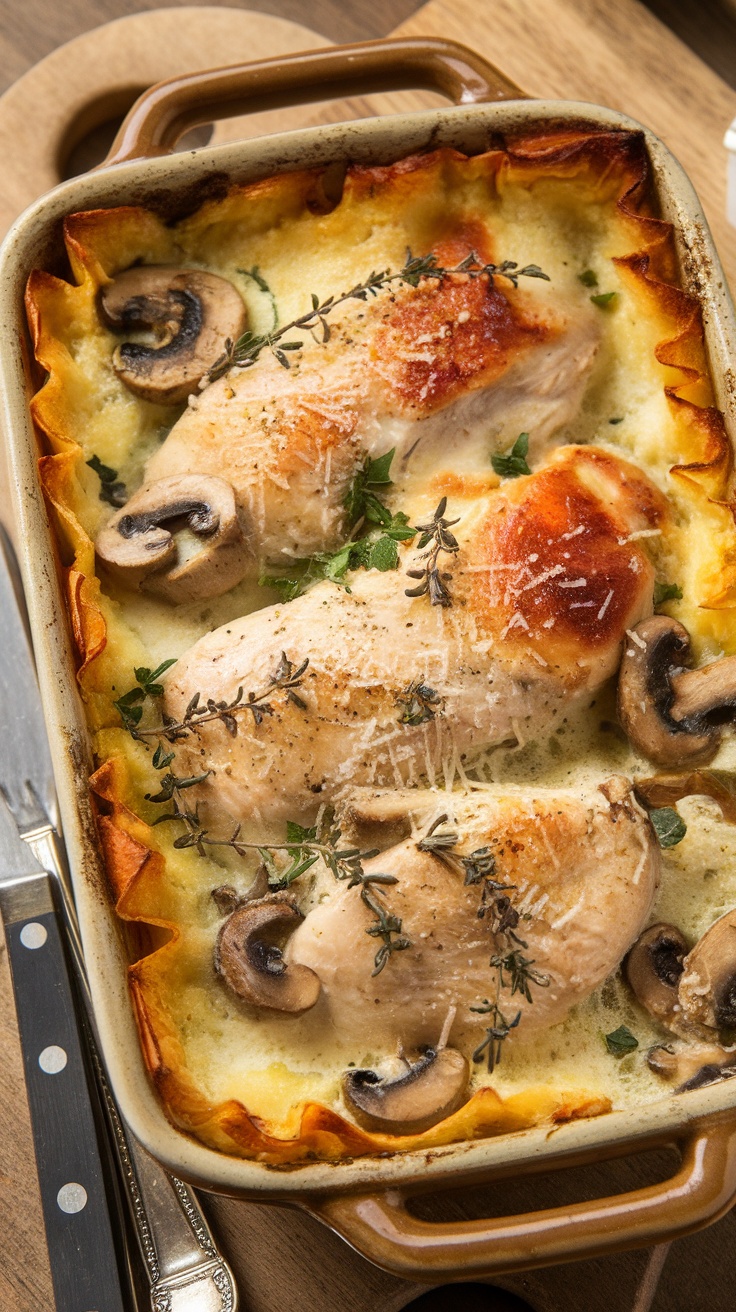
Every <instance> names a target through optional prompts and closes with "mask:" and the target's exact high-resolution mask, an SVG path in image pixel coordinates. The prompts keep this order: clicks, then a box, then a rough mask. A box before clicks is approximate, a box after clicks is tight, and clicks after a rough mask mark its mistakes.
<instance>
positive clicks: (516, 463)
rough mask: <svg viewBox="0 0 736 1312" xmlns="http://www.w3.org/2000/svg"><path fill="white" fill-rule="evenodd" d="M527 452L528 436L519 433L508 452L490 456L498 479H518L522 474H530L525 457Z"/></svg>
mask: <svg viewBox="0 0 736 1312" xmlns="http://www.w3.org/2000/svg"><path fill="white" fill-rule="evenodd" d="M528 451H529V434H528V433H519V436H518V437H517V439H516V441H515V442H514V445H513V446H512V448H511V450H510V451H506V452H503V453H496V454H495V455H492V456H491V464H492V465H493V471H494V473H496V474H498V475H499V477H500V478H520V477H521V475H522V474H531V472H532V471H531V469H530V468H529V466H528V464H527V462H526V457H527V454H528Z"/></svg>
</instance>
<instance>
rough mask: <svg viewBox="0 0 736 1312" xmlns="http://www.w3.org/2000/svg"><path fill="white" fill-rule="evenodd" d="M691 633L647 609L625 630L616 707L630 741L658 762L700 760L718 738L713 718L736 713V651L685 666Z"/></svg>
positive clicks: (676, 763)
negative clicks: (695, 666)
mask: <svg viewBox="0 0 736 1312" xmlns="http://www.w3.org/2000/svg"><path fill="white" fill-rule="evenodd" d="M689 655H690V635H689V633H688V631H687V629H686V628H685V627H684V625H682V624H680V623H679V622H678V621H677V620H673V619H671V618H670V617H669V616H667V615H651V616H650V617H649V619H646V620H642V622H641V624H637V625H636V627H635V628H634V629H633V630H632V631H631V633H630V634H629V636H628V640H627V642H626V645H625V648H624V655H623V659H622V661H621V669H620V672H619V680H618V711H619V718H620V720H621V724H622V725H623V727H624V730H625V731H626V734H627V735H628V737H629V739H630V741H631V744H632V746H633V747H634V748H635V750H636V751H638V752H640V753H641V755H642V756H646V757H648V759H649V760H650V761H655V762H656V763H657V765H662V766H667V767H670V768H673V767H675V768H681V767H684V766H687V767H690V766H695V765H705V764H707V763H708V761H710V760H712V759H713V757H714V756H715V754H716V752H717V751H718V748H719V746H720V741H721V729H720V727H719V725H718V724H717V723H715V721H716V720H719V721H720V720H723V719H733V718H734V716H736V656H724V657H723V658H722V659H720V660H717V661H712V662H711V663H710V664H709V665H703V666H701V667H700V668H699V669H695V670H689V669H686V668H684V667H685V666H686V665H687V663H688V660H689Z"/></svg>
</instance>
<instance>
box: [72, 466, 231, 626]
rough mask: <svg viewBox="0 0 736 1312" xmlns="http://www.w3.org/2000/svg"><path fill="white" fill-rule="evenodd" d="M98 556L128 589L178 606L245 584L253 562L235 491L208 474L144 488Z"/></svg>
mask: <svg viewBox="0 0 736 1312" xmlns="http://www.w3.org/2000/svg"><path fill="white" fill-rule="evenodd" d="M183 530H189V532H188V533H185V532H183ZM95 550H96V551H97V555H98V557H99V559H100V560H101V561H103V562H104V564H105V565H106V566H107V567H108V569H110V570H112V571H113V572H114V573H115V574H116V575H117V577H118V578H119V580H120V582H121V583H123V584H124V585H125V587H128V588H133V589H138V590H140V591H141V592H154V593H156V594H157V595H158V596H160V597H164V598H165V599H166V600H167V601H171V602H174V603H180V602H185V601H199V600H203V599H205V598H208V597H219V596H221V595H222V593H223V592H227V591H228V589H229V588H232V587H234V586H235V584H236V583H239V582H240V580H241V579H242V577H243V575H244V574H245V573H246V570H247V568H248V559H249V556H250V550H249V547H248V543H247V541H246V537H245V534H244V532H243V528H242V525H241V522H240V516H239V513H238V508H237V506H236V503H235V493H234V491H233V489H232V487H231V486H230V484H229V483H226V482H225V480H224V479H222V478H214V477H212V476H206V475H204V474H182V475H180V476H178V477H175V478H162V479H160V480H159V481H158V482H157V483H150V484H149V485H148V486H147V487H142V488H140V490H139V491H138V492H136V493H135V495H134V496H132V497H131V498H130V500H129V501H127V502H126V504H125V506H124V507H123V508H122V510H119V511H118V512H117V513H116V514H114V515H113V517H112V519H111V520H109V522H108V524H107V526H106V527H105V528H104V529H103V530H102V532H101V533H99V534H98V536H97V541H96V542H95Z"/></svg>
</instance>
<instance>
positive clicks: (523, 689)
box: [165, 447, 666, 830]
mask: <svg viewBox="0 0 736 1312" xmlns="http://www.w3.org/2000/svg"><path fill="white" fill-rule="evenodd" d="M425 509H426V507H425ZM451 509H452V506H450V510H451ZM458 509H459V511H461V512H462V513H461V519H460V522H459V523H458V524H457V526H456V528H455V530H454V531H455V532H456V533H457V535H458V540H459V543H460V550H459V552H458V553H457V555H454V556H451V557H448V558H447V569H448V570H449V572H450V573H451V574H452V579H451V581H450V582H448V584H447V586H448V587H449V588H450V590H451V597H452V604H451V605H450V606H447V607H442V606H432V605H430V602H429V598H428V597H427V596H426V595H425V596H422V597H409V596H407V595H406V590H407V586H409V580H408V579H407V578H406V575H405V572H404V571H405V568H406V566H407V565H408V564H416V561H417V554H418V553H417V552H416V551H415V550H412V549H410V550H408V551H406V553H405V555H404V558H403V559H402V561H401V563H400V567H399V569H398V570H397V571H390V572H388V573H379V572H377V571H375V570H371V571H363V570H361V571H358V572H356V573H355V574H354V575H352V576H351V578H350V591H347V590H346V589H345V588H341V587H337V586H336V585H335V584H333V583H331V582H324V583H320V584H318V585H317V586H315V587H314V588H312V590H311V591H310V592H308V593H307V594H306V595H305V596H303V597H300V598H298V599H296V600H294V601H291V602H288V603H284V604H279V605H275V606H271V607H268V608H266V609H264V610H261V611H257V612H255V613H254V614H251V615H248V616H245V617H244V618H242V619H239V620H235V621H232V622H231V623H228V624H227V625H225V626H223V627H222V628H220V629H218V630H216V631H215V632H213V633H210V634H207V635H206V636H205V637H204V638H202V639H200V641H199V642H197V643H196V644H195V646H194V647H193V648H191V650H190V651H189V652H187V653H186V655H185V656H184V657H182V658H181V659H180V660H179V662H178V664H177V665H176V666H175V667H174V669H173V671H172V673H171V675H170V676H169V678H168V679H167V681H166V693H165V708H166V712H167V713H168V714H169V715H171V716H173V717H175V719H177V720H178V719H180V718H181V716H182V715H183V714H184V711H185V709H186V707H187V706H188V704H189V702H190V700H191V698H192V697H193V696H194V695H195V693H197V692H199V693H200V694H201V695H202V696H207V697H212V698H214V700H215V701H220V700H225V701H228V702H229V701H231V700H232V699H233V698H235V696H236V695H237V691H238V688H239V687H242V688H243V690H244V693H245V695H246V697H247V696H248V695H249V694H250V693H254V694H257V693H260V692H261V691H262V690H267V689H268V688H269V684H270V680H271V678H272V676H273V674H274V672H275V670H276V669H277V668H278V666H279V663H280V660H281V654H282V652H283V653H285V654H286V656H287V657H288V659H289V660H290V661H291V662H292V663H293V665H294V666H295V667H297V666H298V665H299V664H300V663H301V662H303V661H304V660H307V659H308V661H309V665H308V667H307V669H306V671H305V672H304V675H303V678H302V681H301V685H300V688H299V697H300V698H301V700H302V702H303V703H304V705H303V706H301V705H299V704H297V703H295V702H294V701H293V700H291V699H289V697H288V696H287V695H286V694H284V693H280V692H278V691H276V692H274V693H273V694H272V695H271V696H270V698H269V700H270V703H271V707H272V713H271V714H267V715H264V716H263V718H262V719H261V720H260V722H256V718H255V717H252V716H250V715H248V714H247V713H240V714H239V715H238V732H237V735H236V736H235V737H233V736H232V735H231V734H230V733H229V732H228V730H227V728H226V727H225V726H224V725H223V724H222V723H221V722H220V721H218V720H211V721H209V722H208V723H206V724H202V726H201V727H200V728H199V729H198V730H197V731H196V732H195V733H194V734H193V735H190V736H189V737H188V738H187V739H186V740H185V741H183V742H182V743H181V745H180V746H179V748H178V759H180V761H181V766H182V768H183V769H185V770H186V772H187V773H190V772H191V773H197V774H199V773H202V772H204V771H209V772H210V773H209V774H208V777H207V780H206V782H205V783H204V784H202V785H201V786H200V787H199V788H198V789H197V791H198V792H199V794H200V799H201V801H202V802H203V803H204V804H205V805H206V806H209V807H211V808H213V809H214V811H215V812H225V813H226V814H227V815H229V816H231V817H235V818H237V819H245V818H246V817H248V818H251V819H255V820H257V821H259V822H262V823H269V824H272V825H274V826H275V827H276V828H277V830H278V828H279V826H282V825H283V823H284V822H285V820H286V819H289V818H292V819H295V818H299V817H303V816H306V815H309V814H313V813H314V811H315V809H316V807H317V806H318V805H319V804H321V803H323V802H332V801H334V800H335V798H337V797H339V796H340V794H341V792H342V791H343V790H344V789H345V788H347V787H348V786H353V787H354V786H355V785H373V786H386V785H388V786H393V787H401V786H404V785H406V784H409V785H417V784H420V783H422V782H429V783H430V784H438V783H439V784H443V785H449V784H450V783H451V781H452V779H453V778H455V777H456V776H457V775H458V774H462V771H463V769H464V768H465V767H466V766H467V765H468V764H469V762H471V761H472V759H473V757H474V756H475V755H477V754H478V753H479V752H481V751H483V750H484V749H486V748H487V747H489V746H491V745H493V744H496V743H501V742H504V741H515V740H523V739H524V737H525V736H526V726H527V725H529V724H531V725H533V730H534V733H535V734H538V733H539V732H541V731H543V729H544V727H545V726H549V725H554V723H555V717H557V716H561V715H562V714H564V713H565V712H566V711H567V710H568V709H569V708H570V707H571V706H572V705H574V704H576V703H579V702H580V701H581V700H582V699H584V698H586V697H588V696H589V695H590V693H591V692H593V691H594V690H595V689H596V688H598V687H599V686H600V685H601V683H603V682H604V681H605V680H606V679H608V678H609V677H610V676H611V675H613V674H614V673H615V671H616V669H617V667H618V663H619V660H620V654H621V644H622V640H623V638H624V635H625V633H626V630H627V629H630V628H631V627H632V625H634V624H636V623H637V621H638V620H639V619H641V618H642V617H643V616H644V615H646V614H648V613H650V611H651V607H652V590H653V579H654V572H653V568H652V565H651V562H650V560H649V558H648V556H647V554H646V551H645V549H644V545H643V543H642V541H640V535H641V533H642V532H643V533H644V534H645V535H646V533H647V532H648V531H651V530H652V529H655V528H656V527H657V526H658V525H659V524H661V523H662V521H663V518H664V516H665V514H666V504H665V502H664V498H663V497H662V496H661V494H660V493H659V492H658V491H657V490H656V489H655V488H654V486H653V485H652V484H651V483H650V482H649V481H648V480H647V479H646V478H645V477H644V475H643V474H641V473H640V472H639V471H638V470H636V469H635V468H634V467H633V466H632V465H629V464H627V463H626V462H625V461H622V460H620V459H619V458H618V457H616V456H613V455H611V454H609V453H607V452H604V451H602V450H598V449H596V448H592V447H567V448H562V449H560V450H559V451H558V452H556V453H555V455H554V457H553V459H552V460H551V461H550V463H549V464H548V465H547V466H546V467H545V468H544V469H542V470H540V471H539V472H538V473H535V474H533V475H531V476H530V477H526V478H519V479H516V480H514V481H509V482H507V483H505V484H503V485H502V486H501V487H500V488H499V489H498V490H497V491H495V492H493V493H491V494H490V495H489V496H487V497H485V498H481V499H479V500H477V501H473V502H466V503H465V504H459V505H458ZM448 513H449V512H448ZM645 542H646V537H645V538H644V543H645ZM417 680H419V681H420V682H421V683H423V684H424V685H428V686H429V687H431V689H433V690H434V692H435V693H436V695H437V698H438V699H439V700H438V701H437V702H436V703H435V706H436V711H435V714H434V716H433V718H429V719H427V720H425V722H424V723H421V724H411V723H406V722H405V719H406V715H405V711H406V698H407V690H408V688H409V686H410V685H411V684H412V682H415V681H417Z"/></svg>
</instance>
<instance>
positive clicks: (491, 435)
mask: <svg viewBox="0 0 736 1312" xmlns="http://www.w3.org/2000/svg"><path fill="white" fill-rule="evenodd" d="M467 253H468V250H467V248H463V247H460V248H457V249H456V248H455V247H453V248H452V250H446V251H445V255H446V257H447V259H448V260H449V259H452V260H454V259H455V256H457V258H458V259H459V258H461V257H462V255H463V254H467ZM440 254H442V251H441V250H440ZM300 339H301V340H304V349H303V350H302V351H301V352H300V353H299V354H297V355H292V356H291V357H290V361H291V367H290V368H289V369H288V370H287V369H284V368H282V366H281V365H280V364H279V363H278V362H277V360H276V359H275V358H274V356H273V355H272V354H271V353H270V352H267V351H264V352H262V353H261V355H260V356H259V358H258V361H257V363H256V364H255V366H253V367H251V368H248V369H245V370H239V369H237V368H234V369H231V370H230V371H229V372H228V373H227V374H226V375H225V376H224V377H223V378H221V379H219V380H218V381H217V382H214V383H212V384H210V385H209V386H208V387H207V388H206V389H205V390H204V392H203V393H202V394H201V396H200V397H199V398H196V399H195V398H191V400H190V407H189V408H188V409H187V410H186V411H185V413H184V415H183V416H182V417H181V418H180V419H179V420H178V422H177V423H176V424H174V427H173V428H172V429H171V431H170V433H169V435H168V437H167V438H166V441H165V442H164V444H163V446H162V447H161V449H160V450H159V451H158V452H157V453H156V454H155V455H154V456H153V457H152V458H151V460H149V462H148V465H147V467H146V473H145V484H146V485H148V484H150V483H152V482H155V481H157V480H159V479H164V478H169V477H171V476H173V475H182V474H196V473H202V474H207V475H212V474H216V475H218V476H219V477H221V478H224V479H226V480H227V481H228V482H230V483H231V484H232V485H233V487H234V489H235V493H236V499H237V502H238V505H239V507H240V509H241V512H242V515H243V520H244V524H245V528H246V533H247V535H248V538H249V542H250V544H251V547H252V553H253V555H252V565H251V568H252V569H253V570H258V569H260V568H262V567H263V565H264V564H272V565H273V564H281V565H284V564H288V563H289V561H290V560H293V559H298V558H301V557H305V556H309V555H312V554H314V553H315V552H318V551H325V550H330V549H333V548H334V547H335V546H336V545H337V544H338V543H339V541H340V539H341V536H342V535H343V534H344V531H345V528H346V518H345V509H344V504H343V503H344V499H345V495H346V493H347V491H348V489H349V487H350V484H351V481H352V479H353V478H354V476H355V473H356V470H357V469H358V468H359V467H360V465H361V463H362V462H363V461H364V460H365V459H366V457H371V456H376V455H379V454H382V453H383V452H385V451H388V450H390V449H391V448H396V453H397V458H396V461H395V464H394V469H393V471H392V473H393V477H394V478H395V479H399V480H400V479H401V477H402V475H403V474H405V473H406V470H407V468H408V465H409V463H411V465H412V467H414V466H417V464H421V465H424V464H426V463H427V462H428V463H429V464H430V465H431V464H433V463H434V464H436V461H437V456H438V452H440V453H441V456H442V458H443V459H448V458H451V457H452V455H453V449H454V451H455V453H456V454H460V455H461V456H462V460H463V463H464V464H467V463H468V461H470V462H471V463H472V462H473V459H475V460H476V462H477V463H478V464H480V465H484V466H485V467H487V463H488V452H489V449H492V448H493V447H494V446H496V448H498V447H499V446H500V447H501V448H502V447H503V446H504V445H505V444H506V443H507V442H510V441H513V440H514V438H515V437H516V436H517V435H518V433H519V431H521V430H522V429H526V430H527V431H529V432H530V434H531V443H532V445H531V450H532V451H533V453H535V454H537V453H539V454H541V452H542V451H543V450H544V448H545V446H546V443H547V441H548V439H549V438H550V436H551V435H552V433H553V432H555V431H557V430H558V429H559V428H560V427H561V425H563V424H564V423H565V422H567V421H568V420H569V419H571V418H572V416H573V415H574V414H575V412H576V410H577V408H578V406H579V403H580V399H581V396H582V391H583V387H584V385H585V381H586V377H587V373H588V370H589V367H590V364H591V362H592V360H593V357H594V355H595V353H596V350H597V346H598V328H597V324H596V322H595V319H594V316H593V315H592V314H591V313H590V307H588V308H587V309H585V308H583V309H582V310H581V308H580V307H579V306H577V305H576V307H575V316H574V317H573V318H571V317H569V316H568V315H567V314H566V313H565V312H564V310H561V309H555V310H554V311H553V310H551V309H549V308H548V307H546V306H545V305H544V304H543V303H541V302H540V301H539V300H538V298H536V297H535V294H534V292H533V291H531V290H528V289H527V288H524V289H514V288H513V287H512V285H511V284H510V283H509V282H508V280H507V279H505V278H496V279H495V280H494V281H493V282H489V280H488V279H487V278H485V277H483V278H476V279H471V278H468V277H467V276H463V275H457V276H452V277H448V278H447V279H445V280H443V281H434V280H428V281H425V282H422V283H421V284H420V285H419V287H417V288H409V287H401V288H400V289H398V290H397V291H396V292H395V293H394V294H391V295H387V294H385V293H384V294H381V295H380V296H379V297H378V298H377V299H376V300H375V301H371V302H369V303H367V304H366V303H364V302H362V301H352V302H347V303H346V305H344V306H342V307H341V308H340V311H339V314H337V315H334V316H332V317H331V319H330V338H329V341H328V342H327V343H325V344H322V343H316V342H314V341H312V340H311V338H310V336H309V334H308V333H304V332H302V333H301V337H300Z"/></svg>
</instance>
